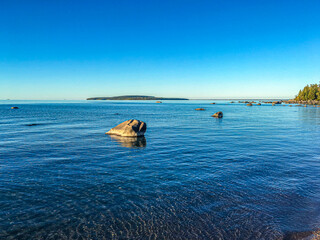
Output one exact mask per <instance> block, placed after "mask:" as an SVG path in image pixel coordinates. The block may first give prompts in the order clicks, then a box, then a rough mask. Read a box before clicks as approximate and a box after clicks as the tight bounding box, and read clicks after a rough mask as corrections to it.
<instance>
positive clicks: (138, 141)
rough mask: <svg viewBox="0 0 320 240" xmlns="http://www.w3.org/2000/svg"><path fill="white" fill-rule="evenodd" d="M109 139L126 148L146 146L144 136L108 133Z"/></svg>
mask: <svg viewBox="0 0 320 240" xmlns="http://www.w3.org/2000/svg"><path fill="white" fill-rule="evenodd" d="M109 136H110V137H111V140H113V141H116V142H118V143H119V144H120V145H121V146H122V147H126V148H144V147H146V146H147V140H146V138H145V137H121V136H118V135H109Z"/></svg>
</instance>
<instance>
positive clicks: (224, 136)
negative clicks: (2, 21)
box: [0, 101, 320, 239]
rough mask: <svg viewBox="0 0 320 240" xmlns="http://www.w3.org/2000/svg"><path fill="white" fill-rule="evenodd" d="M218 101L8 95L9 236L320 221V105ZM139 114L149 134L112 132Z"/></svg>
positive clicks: (193, 232)
mask: <svg viewBox="0 0 320 240" xmlns="http://www.w3.org/2000/svg"><path fill="white" fill-rule="evenodd" d="M216 102H217V104H215V105H211V104H209V103H210V102H209V101H163V103H162V104H155V103H154V102H152V101H119V102H116V101H78V102H66V101H65V102H37V101H33V102H32V101H20V102H14V101H1V102H0V239H17V238H18V239H282V238H283V237H284V235H285V234H287V233H290V232H305V231H312V230H316V229H318V228H319V226H320V180H319V179H320V154H319V153H320V146H319V142H320V108H313V107H307V108H303V107H285V106H281V105H280V106H274V107H272V106H271V105H262V106H252V107H247V106H245V104H238V103H235V104H230V103H228V102H227V101H216ZM11 106H18V107H19V109H16V110H12V109H10V108H11ZM198 107H203V108H206V111H195V110H194V109H195V108H198ZM217 111H222V112H223V114H224V118H223V119H215V118H212V117H211V115H212V114H213V113H215V112H217ZM131 118H136V119H139V120H142V121H145V122H146V123H147V126H148V129H147V133H146V136H145V138H144V139H142V140H141V139H140V140H137V141H135V140H130V141H127V140H123V139H121V138H114V137H111V136H109V135H105V132H106V131H108V130H109V129H110V128H112V127H114V126H116V125H117V124H119V123H121V122H123V121H125V120H128V119H131Z"/></svg>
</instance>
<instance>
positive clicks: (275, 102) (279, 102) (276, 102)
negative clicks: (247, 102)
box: [272, 101, 282, 104]
mask: <svg viewBox="0 0 320 240" xmlns="http://www.w3.org/2000/svg"><path fill="white" fill-rule="evenodd" d="M281 103H282V102H281V101H274V102H272V104H281Z"/></svg>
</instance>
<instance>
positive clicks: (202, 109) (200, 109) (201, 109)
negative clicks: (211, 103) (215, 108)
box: [195, 108, 205, 111]
mask: <svg viewBox="0 0 320 240" xmlns="http://www.w3.org/2000/svg"><path fill="white" fill-rule="evenodd" d="M195 110H196V111H205V109H204V108H196V109H195Z"/></svg>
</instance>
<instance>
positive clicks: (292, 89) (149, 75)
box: [0, 0, 320, 99]
mask: <svg viewBox="0 0 320 240" xmlns="http://www.w3.org/2000/svg"><path fill="white" fill-rule="evenodd" d="M319 13H320V1H319V0H308V1H299V0H297V1H291V0H290V1H289V0H288V1H281V0H278V1H272V0H268V1H267V0H259V1H256V0H252V1H246V0H243V1H227V0H211V1H201V0H194V1H189V0H181V1H180V0H175V1H173V0H168V1H166V0H161V1H147V0H145V1H139V0H135V1H132V0H117V1H93V0H91V1H89V0H87V1H81V0H77V1H66V0H65V1H62V0H61V1H58V0H56V1H43V0H39V1H33V0H29V1H22V0H21V1H17V0H2V1H1V2H0V99H85V98H87V97H95V96H116V95H127V94H139V95H155V96H163V97H188V98H232V97H233V98H257V97H259V98H268V97H269V98H290V97H293V96H294V95H295V94H297V92H298V90H299V89H300V88H302V87H304V85H306V84H308V83H317V82H319V81H320V14H319Z"/></svg>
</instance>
